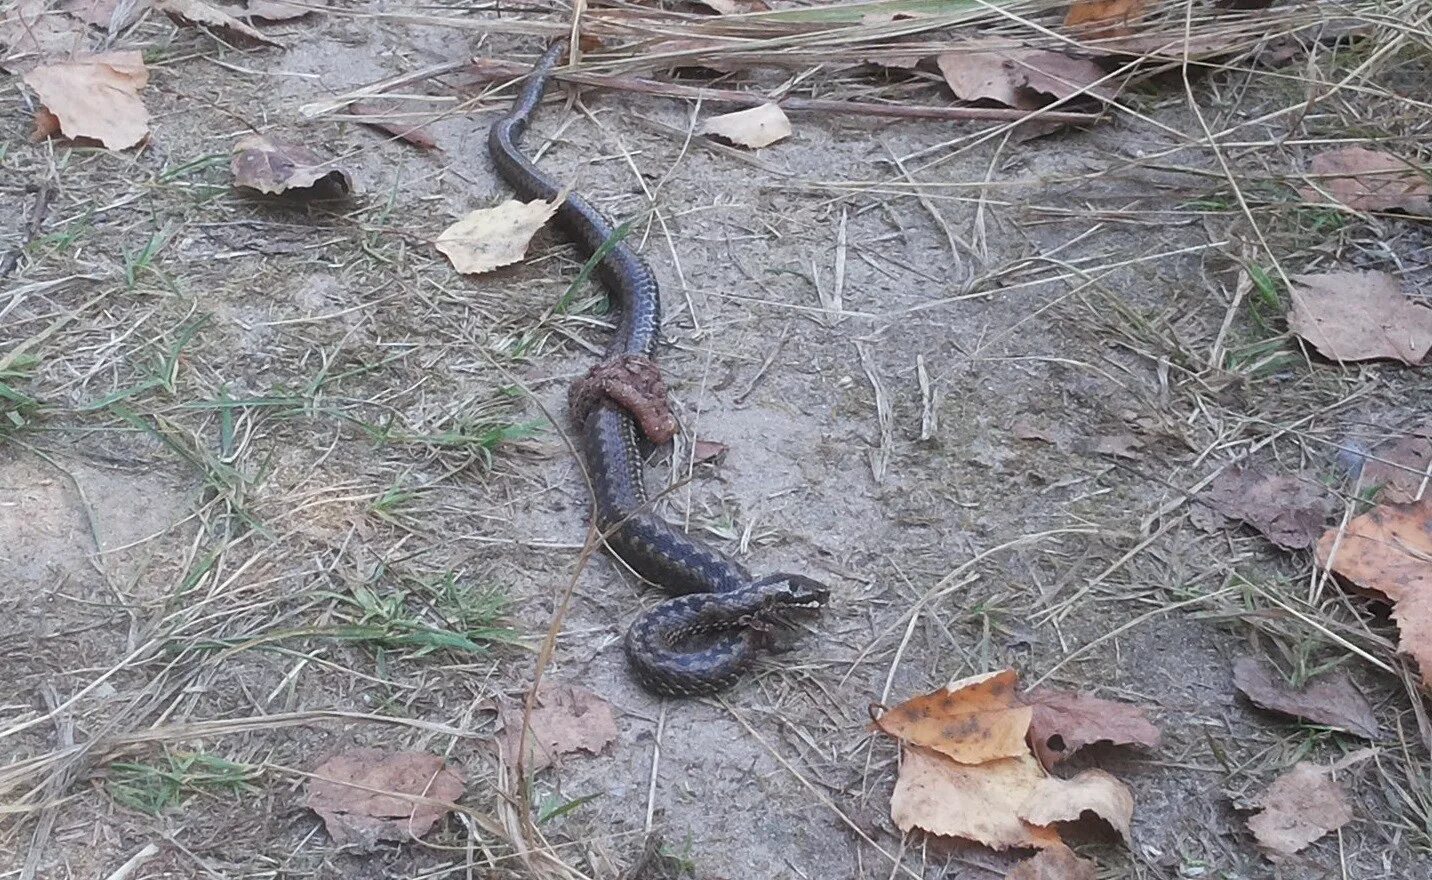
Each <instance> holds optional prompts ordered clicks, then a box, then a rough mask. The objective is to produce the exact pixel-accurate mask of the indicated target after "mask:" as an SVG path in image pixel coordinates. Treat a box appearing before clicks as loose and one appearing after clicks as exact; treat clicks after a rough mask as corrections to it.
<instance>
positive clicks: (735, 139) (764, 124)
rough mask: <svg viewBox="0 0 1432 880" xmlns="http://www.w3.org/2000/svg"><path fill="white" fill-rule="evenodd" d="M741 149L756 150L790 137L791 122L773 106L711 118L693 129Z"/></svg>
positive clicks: (777, 107) (752, 108)
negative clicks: (738, 146) (736, 145)
mask: <svg viewBox="0 0 1432 880" xmlns="http://www.w3.org/2000/svg"><path fill="white" fill-rule="evenodd" d="M696 133H697V134H705V135H714V136H715V137H719V138H721V139H722V140H727V141H730V142H731V143H733V144H738V145H740V146H743V147H750V148H751V149H753V150H758V149H760V148H761V147H766V146H770V145H771V144H774V143H775V142H776V141H780V140H785V139H786V138H788V137H790V136H791V121H790V120H789V119H787V118H786V114H785V112H784V111H783V110H781V108H780V107H779V106H778V105H776V104H762V105H761V106H759V107H751V108H750V109H747V110H737V111H736V112H735V113H723V114H721V115H720V116H712V117H711V118H710V119H707V120H706V121H705V122H702V123H701V125H700V127H698V128H697V129H696Z"/></svg>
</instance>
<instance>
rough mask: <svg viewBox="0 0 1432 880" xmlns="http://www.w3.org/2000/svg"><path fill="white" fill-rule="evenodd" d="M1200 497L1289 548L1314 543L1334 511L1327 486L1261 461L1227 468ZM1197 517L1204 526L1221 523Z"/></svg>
mask: <svg viewBox="0 0 1432 880" xmlns="http://www.w3.org/2000/svg"><path fill="white" fill-rule="evenodd" d="M1198 501H1199V502H1200V503H1201V504H1203V505H1204V506H1205V507H1206V508H1208V509H1211V510H1213V511H1216V512H1218V513H1219V514H1221V515H1223V516H1226V517H1228V518H1229V519H1235V520H1239V521H1241V522H1244V523H1247V524H1248V525H1250V526H1252V527H1253V528H1255V529H1257V530H1258V531H1259V532H1260V533H1262V535H1263V536H1264V537H1266V538H1267V539H1268V540H1270V541H1272V542H1273V543H1274V544H1277V545H1278V546H1279V547H1283V548H1286V549H1288V550H1303V549H1306V548H1308V547H1311V546H1313V543H1314V542H1315V541H1317V540H1318V538H1319V536H1321V535H1322V533H1323V528H1324V526H1325V525H1326V524H1327V520H1328V516H1329V514H1330V513H1331V512H1332V503H1331V500H1330V499H1329V497H1328V494H1327V491H1326V490H1325V489H1324V488H1323V487H1322V486H1320V485H1318V484H1316V483H1314V482H1312V481H1311V480H1304V479H1300V478H1298V477H1294V476H1290V475H1287V474H1279V473H1275V472H1274V471H1273V470H1271V469H1270V468H1266V467H1263V466H1261V465H1250V466H1248V467H1245V468H1227V469H1225V470H1224V471H1223V473H1221V474H1219V475H1218V476H1217V477H1216V478H1215V479H1214V481H1213V483H1212V484H1211V485H1210V486H1209V487H1208V488H1207V489H1205V490H1204V491H1203V492H1201V493H1199V495H1198ZM1195 521H1196V522H1197V523H1198V524H1199V525H1200V526H1202V527H1205V528H1211V527H1215V526H1216V520H1210V519H1209V518H1208V517H1206V516H1204V517H1201V518H1196V520H1195Z"/></svg>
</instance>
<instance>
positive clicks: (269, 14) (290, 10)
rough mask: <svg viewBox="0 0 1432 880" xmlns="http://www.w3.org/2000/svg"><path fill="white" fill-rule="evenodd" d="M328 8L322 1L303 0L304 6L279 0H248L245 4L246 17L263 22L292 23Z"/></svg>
mask: <svg viewBox="0 0 1432 880" xmlns="http://www.w3.org/2000/svg"><path fill="white" fill-rule="evenodd" d="M327 8H328V4H326V3H323V2H321V0H303V3H302V5H298V4H294V3H282V2H278V0H248V2H247V3H245V4H244V17H245V18H257V19H259V20H261V21H292V20H293V19H295V18H302V17H304V16H305V15H311V14H313V13H315V12H322V11H323V10H325V9H327Z"/></svg>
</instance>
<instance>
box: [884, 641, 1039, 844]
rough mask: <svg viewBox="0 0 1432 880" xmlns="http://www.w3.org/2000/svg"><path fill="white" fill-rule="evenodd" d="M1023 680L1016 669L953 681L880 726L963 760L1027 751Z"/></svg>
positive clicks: (904, 706)
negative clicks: (1020, 687)
mask: <svg viewBox="0 0 1432 880" xmlns="http://www.w3.org/2000/svg"><path fill="white" fill-rule="evenodd" d="M1018 683H1019V677H1018V675H1016V674H1015V672H1014V670H1012V669H1005V670H1002V671H1000V672H991V673H987V674H984V675H975V676H971V677H969V678H965V679H960V680H957V681H952V682H950V683H949V684H948V685H946V686H945V687H943V688H941V689H940V690H937V691H935V692H934V693H929V694H924V695H923V696H918V697H914V698H912V699H909V700H906V701H905V702H903V703H901V704H900V705H898V706H896V707H895V708H893V709H891V710H890V711H888V712H886V713H885V714H883V715H881V716H880V718H879V719H878V720H877V721H876V722H875V725H876V727H878V728H879V729H881V730H883V731H884V732H885V733H888V734H889V735H890V736H893V737H896V738H898V739H901V740H904V741H905V742H908V743H914V744H916V745H921V746H926V747H928V748H931V749H934V750H936V751H939V752H942V753H944V754H945V755H948V756H949V757H951V758H953V759H955V760H956V761H959V762H961V763H964V764H980V763H983V762H985V761H990V760H992V759H995V758H1015V757H1019V756H1021V755H1027V754H1029V747H1028V746H1027V745H1026V744H1025V742H1024V735H1025V733H1026V732H1028V730H1029V719H1030V716H1031V715H1032V714H1033V710H1032V709H1030V708H1029V707H1028V706H1024V705H1021V704H1020V702H1019V697H1018V695H1017V694H1016V692H1015V689H1016V687H1017V686H1018ZM937 833H943V832H937Z"/></svg>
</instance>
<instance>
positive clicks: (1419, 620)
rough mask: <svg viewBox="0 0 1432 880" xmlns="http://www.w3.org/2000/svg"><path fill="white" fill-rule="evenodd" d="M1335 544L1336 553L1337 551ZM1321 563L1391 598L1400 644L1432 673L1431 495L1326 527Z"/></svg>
mask: <svg viewBox="0 0 1432 880" xmlns="http://www.w3.org/2000/svg"><path fill="white" fill-rule="evenodd" d="M1334 548H1336V551H1337V552H1336V555H1334V552H1333V551H1334ZM1317 561H1318V565H1319V566H1321V567H1323V568H1325V569H1327V570H1329V571H1331V572H1333V573H1334V574H1336V575H1339V576H1340V577H1343V578H1345V579H1346V580H1348V581H1350V582H1352V583H1353V584H1356V585H1357V586H1359V587H1363V588H1365V589H1368V590H1374V591H1376V592H1378V593H1381V594H1382V595H1384V596H1386V597H1387V598H1388V599H1390V600H1391V601H1392V618H1393V620H1395V621H1397V629H1398V631H1399V633H1400V634H1401V641H1400V645H1399V647H1400V648H1401V649H1402V651H1403V653H1405V654H1408V655H1410V656H1411V657H1412V658H1413V659H1414V660H1416V661H1417V665H1418V668H1420V669H1421V670H1422V676H1423V678H1424V679H1426V678H1428V677H1430V676H1432V495H1428V496H1427V497H1425V498H1423V499H1422V500H1421V501H1416V502H1412V503H1410V504H1381V505H1378V506H1377V507H1374V508H1373V509H1372V510H1370V511H1368V512H1367V513H1364V514H1363V515H1361V516H1358V517H1354V518H1353V519H1352V520H1351V521H1350V522H1348V524H1347V527H1346V529H1345V530H1343V531H1342V532H1341V533H1340V532H1339V530H1338V529H1328V531H1327V533H1326V534H1324V535H1323V537H1322V540H1321V541H1319V542H1318V549H1317Z"/></svg>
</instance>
